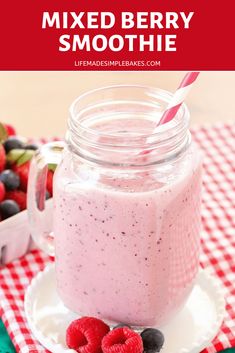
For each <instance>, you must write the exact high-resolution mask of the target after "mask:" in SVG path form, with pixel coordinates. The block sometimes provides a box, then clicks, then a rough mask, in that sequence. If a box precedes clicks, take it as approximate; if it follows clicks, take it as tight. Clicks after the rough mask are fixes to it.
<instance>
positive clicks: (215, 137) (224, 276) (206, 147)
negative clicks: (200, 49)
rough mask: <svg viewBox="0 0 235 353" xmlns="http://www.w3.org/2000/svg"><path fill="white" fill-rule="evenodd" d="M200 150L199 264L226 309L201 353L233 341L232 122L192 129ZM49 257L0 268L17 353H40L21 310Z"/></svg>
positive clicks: (1, 305)
mask: <svg viewBox="0 0 235 353" xmlns="http://www.w3.org/2000/svg"><path fill="white" fill-rule="evenodd" d="M192 133H193V137H194V140H195V141H196V142H197V144H198V145H199V146H200V148H201V149H202V150H203V152H204V155H205V158H204V192H203V208H202V220H203V231H202V234H201V239H202V255H201V265H202V266H203V267H205V268H207V269H209V270H210V272H211V273H212V274H214V275H215V276H217V277H218V278H219V280H220V282H221V284H222V285H223V287H224V292H225V295H226V301H227V314H226V317H225V320H224V323H223V325H222V327H221V329H220V331H219V333H218V335H217V337H216V338H215V339H214V341H213V343H212V344H211V345H210V347H208V348H207V349H205V350H204V351H203V353H214V352H218V351H220V350H222V349H225V348H228V347H234V346H235V123H229V124H217V125H214V126H210V127H200V128H194V129H192ZM49 261H51V260H50V259H49V258H48V257H47V256H46V255H44V254H42V253H41V252H40V251H37V250H36V251H33V252H31V253H29V254H28V255H26V256H25V257H23V258H21V259H19V260H16V261H14V262H13V263H11V264H9V265H7V266H6V267H5V268H3V269H2V270H1V271H0V285H1V288H0V310H1V316H2V320H3V322H4V324H5V325H6V328H7V330H8V332H9V334H10V337H11V339H12V341H13V343H14V345H15V347H16V350H17V352H20V353H29V352H30V353H38V352H40V353H45V352H46V350H45V349H44V348H43V347H42V346H41V345H39V344H38V343H37V342H36V341H35V340H34V339H33V337H32V335H31V333H30V332H29V329H28V327H27V324H26V321H25V315H24V310H23V299H24V292H25V288H26V287H27V285H28V284H29V283H30V281H31V279H32V277H33V276H34V275H36V274H37V273H38V271H40V270H42V269H43V268H44V266H45V265H46V264H47V263H48V262H49Z"/></svg>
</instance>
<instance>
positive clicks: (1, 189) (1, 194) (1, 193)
mask: <svg viewBox="0 0 235 353" xmlns="http://www.w3.org/2000/svg"><path fill="white" fill-rule="evenodd" d="M5 194H6V191H5V186H4V184H3V183H2V182H1V181H0V202H2V201H3V200H4V198H5Z"/></svg>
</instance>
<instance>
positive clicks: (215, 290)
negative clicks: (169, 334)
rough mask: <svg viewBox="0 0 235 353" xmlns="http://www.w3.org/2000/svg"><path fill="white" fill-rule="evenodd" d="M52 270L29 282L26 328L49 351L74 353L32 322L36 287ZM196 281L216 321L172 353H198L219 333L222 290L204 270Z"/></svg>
mask: <svg viewBox="0 0 235 353" xmlns="http://www.w3.org/2000/svg"><path fill="white" fill-rule="evenodd" d="M53 270H54V264H49V265H47V267H46V268H45V269H44V270H43V271H41V272H39V273H38V274H37V275H36V276H35V277H34V278H33V279H32V281H31V284H30V285H29V286H28V288H27V289H26V293H25V300H24V309H25V315H26V319H27V322H28V326H29V328H30V329H31V331H32V333H33V335H34V337H35V338H36V339H37V340H38V341H39V342H40V343H41V344H42V345H43V346H44V347H45V348H46V349H48V350H49V351H51V352H53V353H75V352H76V351H75V350H73V349H68V348H65V347H64V346H63V345H62V344H60V343H55V342H52V340H51V339H49V338H48V337H46V336H45V335H44V334H42V333H41V332H40V330H39V329H38V328H37V327H36V325H35V323H34V320H33V311H32V309H33V298H34V297H35V296H36V292H37V290H38V286H40V282H42V280H43V279H44V276H45V275H47V274H48V273H49V272H51V271H53ZM198 281H200V282H201V285H202V286H203V287H207V288H208V284H209V291H210V292H211V294H212V295H213V300H214V305H215V308H216V312H217V320H216V321H215V322H214V323H213V325H212V326H211V327H210V328H208V331H207V332H206V333H205V334H204V335H203V336H201V337H200V340H197V341H195V342H193V343H192V345H191V347H190V349H186V348H182V349H180V350H178V351H177V352H176V351H175V352H172V353H198V352H200V351H201V350H203V349H204V348H206V347H207V346H208V345H209V344H210V343H211V341H212V340H213V338H214V337H215V336H216V334H217V332H218V331H219V328H220V326H221V325H222V322H223V319H224V316H225V300H224V293H223V289H222V287H221V285H220V283H219V281H218V279H217V278H215V277H214V276H212V275H210V274H209V272H208V271H207V270H205V269H201V270H200V271H199V273H198Z"/></svg>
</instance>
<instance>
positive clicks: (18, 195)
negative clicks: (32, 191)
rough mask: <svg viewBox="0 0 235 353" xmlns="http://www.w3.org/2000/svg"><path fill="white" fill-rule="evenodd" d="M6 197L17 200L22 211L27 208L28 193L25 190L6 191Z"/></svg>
mask: <svg viewBox="0 0 235 353" xmlns="http://www.w3.org/2000/svg"><path fill="white" fill-rule="evenodd" d="M5 198H6V199H8V200H13V201H15V202H16V203H17V204H18V206H19V207H20V210H21V211H23V210H25V209H26V199H27V195H26V193H25V192H24V191H21V190H14V191H8V192H7V193H6V196H5Z"/></svg>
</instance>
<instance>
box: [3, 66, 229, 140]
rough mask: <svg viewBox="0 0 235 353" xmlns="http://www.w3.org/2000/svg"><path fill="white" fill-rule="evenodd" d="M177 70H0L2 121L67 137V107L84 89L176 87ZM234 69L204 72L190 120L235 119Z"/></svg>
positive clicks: (23, 131)
mask: <svg viewBox="0 0 235 353" xmlns="http://www.w3.org/2000/svg"><path fill="white" fill-rule="evenodd" d="M183 75H184V72H183V71H177V72H158V71H152V72H141V71H137V72H135V71H132V72H108V71H104V72H81V71H78V72H76V71H73V72H64V71H63V72H61V71H60V72H52V71H51V72H50V71H48V72H39V71H37V72H17V71H16V72H14V71H10V72H0V121H2V122H5V123H10V124H12V125H14V126H15V127H16V129H17V131H18V133H19V134H20V135H24V136H28V137H30V136H32V137H44V136H45V137H50V136H63V135H64V133H65V130H66V120H67V116H68V107H69V105H70V104H71V103H72V101H73V100H74V99H75V98H76V97H77V96H78V95H80V94H81V93H83V92H85V91H87V90H89V89H93V88H97V87H100V86H105V85H110V84H121V83H125V84H128V83H136V84H145V85H150V86H157V87H160V88H163V89H166V90H169V91H174V90H175V89H176V88H177V86H178V84H179V82H180V80H181V79H182V77H183ZM234 92H235V71H234V72H233V71H232V72H231V71H222V72H220V71H216V72H213V71H210V72H201V74H200V76H199V78H198V80H197V82H196V84H195V87H194V88H193V89H192V91H191V92H190V95H189V97H188V98H187V101H186V103H187V104H188V107H189V109H190V112H191V124H192V125H195V124H201V123H203V124H204V123H213V122H216V121H222V120H223V121H228V120H234V119H235V93H234Z"/></svg>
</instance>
